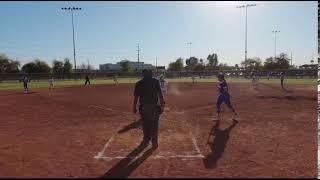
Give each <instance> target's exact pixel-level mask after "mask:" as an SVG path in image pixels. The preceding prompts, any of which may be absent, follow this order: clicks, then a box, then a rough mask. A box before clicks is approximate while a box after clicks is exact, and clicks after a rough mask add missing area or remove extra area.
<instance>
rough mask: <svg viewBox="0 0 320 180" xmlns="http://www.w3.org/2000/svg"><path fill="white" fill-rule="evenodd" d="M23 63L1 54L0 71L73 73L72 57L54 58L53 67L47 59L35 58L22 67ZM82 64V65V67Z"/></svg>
mask: <svg viewBox="0 0 320 180" xmlns="http://www.w3.org/2000/svg"><path fill="white" fill-rule="evenodd" d="M20 66H21V63H20V62H19V61H15V60H13V59H11V58H9V57H8V56H6V55H5V54H0V73H54V74H68V73H72V72H73V69H72V64H71V63H70V59H68V58H64V59H63V60H57V59H54V60H53V62H52V67H50V66H49V65H48V63H47V62H46V61H43V60H40V59H35V60H33V61H32V62H29V63H26V64H24V65H23V66H22V67H21V68H20ZM82 66H83V65H81V66H80V67H82Z"/></svg>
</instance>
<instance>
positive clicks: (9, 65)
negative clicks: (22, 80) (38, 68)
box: [0, 54, 20, 73]
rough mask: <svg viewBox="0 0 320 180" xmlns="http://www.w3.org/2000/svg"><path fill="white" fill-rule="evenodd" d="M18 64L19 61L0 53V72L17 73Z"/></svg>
mask: <svg viewBox="0 0 320 180" xmlns="http://www.w3.org/2000/svg"><path fill="white" fill-rule="evenodd" d="M19 66H20V62H19V61H14V60H12V59H10V58H9V57H7V56H6V55H5V54H0V73H17V72H19Z"/></svg>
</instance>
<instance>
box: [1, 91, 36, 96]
mask: <svg viewBox="0 0 320 180" xmlns="http://www.w3.org/2000/svg"><path fill="white" fill-rule="evenodd" d="M37 93H39V92H28V93H27V94H25V93H24V92H13V93H9V94H1V95H0V96H11V95H28V94H37Z"/></svg>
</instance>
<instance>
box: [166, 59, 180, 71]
mask: <svg viewBox="0 0 320 180" xmlns="http://www.w3.org/2000/svg"><path fill="white" fill-rule="evenodd" d="M168 70H169V71H182V70H183V59H182V58H178V59H177V60H176V61H175V62H172V63H170V64H169V68H168Z"/></svg>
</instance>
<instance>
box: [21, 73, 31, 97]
mask: <svg viewBox="0 0 320 180" xmlns="http://www.w3.org/2000/svg"><path fill="white" fill-rule="evenodd" d="M21 81H22V83H23V87H24V93H25V94H28V93H29V88H28V83H29V82H30V80H29V79H28V77H27V75H26V74H24V75H23V77H22V80H21Z"/></svg>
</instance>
